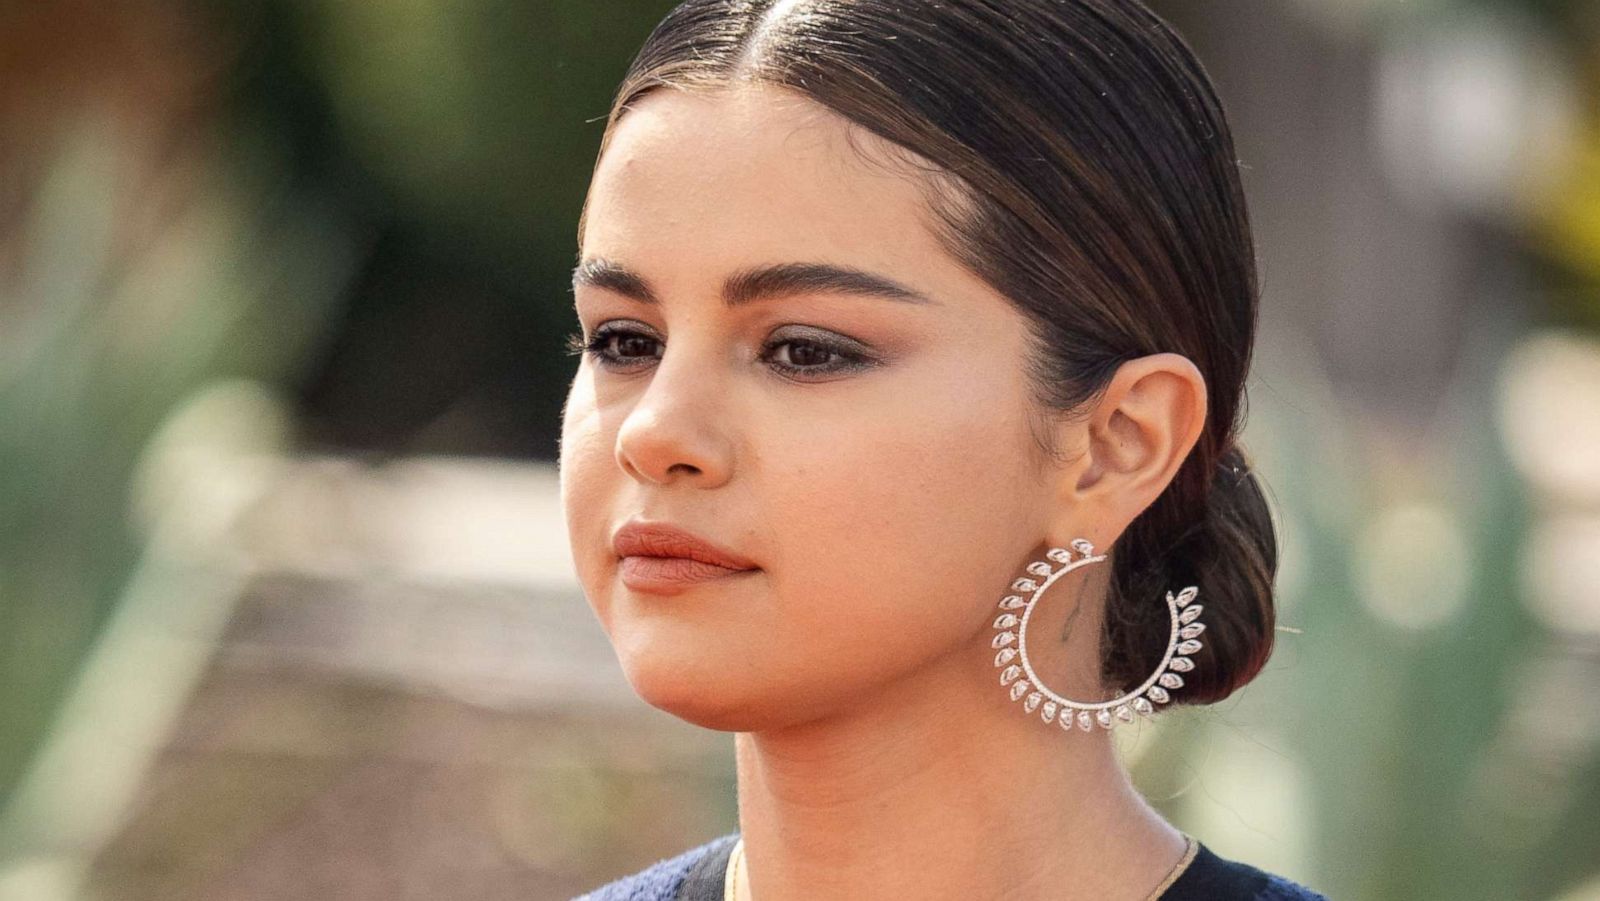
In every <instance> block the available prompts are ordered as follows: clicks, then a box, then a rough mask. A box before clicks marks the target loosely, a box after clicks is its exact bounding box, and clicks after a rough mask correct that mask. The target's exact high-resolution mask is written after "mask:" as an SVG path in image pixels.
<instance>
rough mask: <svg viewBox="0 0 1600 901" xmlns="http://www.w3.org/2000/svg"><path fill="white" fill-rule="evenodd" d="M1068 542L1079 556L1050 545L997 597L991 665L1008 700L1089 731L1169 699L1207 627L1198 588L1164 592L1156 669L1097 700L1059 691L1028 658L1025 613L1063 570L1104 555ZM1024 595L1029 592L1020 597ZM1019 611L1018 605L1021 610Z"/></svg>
mask: <svg viewBox="0 0 1600 901" xmlns="http://www.w3.org/2000/svg"><path fill="white" fill-rule="evenodd" d="M1069 543H1070V544H1071V545H1072V551H1077V552H1078V554H1079V555H1080V556H1079V557H1078V558H1077V559H1073V556H1072V551H1069V550H1067V549H1066V548H1059V547H1056V548H1051V549H1050V550H1049V551H1048V552H1046V554H1045V556H1046V557H1048V558H1049V561H1048V562H1047V561H1045V560H1038V561H1035V562H1033V563H1030V564H1028V567H1027V571H1028V573H1029V576H1025V577H1023V578H1020V579H1018V580H1016V581H1015V582H1013V583H1011V590H1012V591H1013V592H1015V593H1013V594H1008V595H1006V596H1005V597H1004V598H1001V600H1000V609H1001V610H1002V611H1004V612H1003V613H1001V614H1000V615H999V616H998V617H996V618H995V621H994V627H995V628H996V629H998V630H999V634H997V635H996V636H995V637H994V641H993V642H991V645H992V646H993V647H994V648H996V649H997V651H996V653H995V658H994V665H995V666H996V667H1001V668H1002V669H1001V671H1000V684H1001V685H1009V686H1010V691H1011V700H1013V701H1016V700H1019V699H1022V709H1023V712H1025V713H1028V714H1030V715H1031V714H1032V713H1033V712H1034V711H1035V710H1041V708H1042V712H1041V713H1040V718H1041V719H1043V720H1044V721H1045V722H1046V723H1049V722H1052V721H1055V722H1058V723H1060V725H1061V728H1062V729H1063V730H1065V731H1071V730H1072V727H1073V726H1074V725H1076V726H1077V727H1078V728H1080V729H1083V730H1084V731H1091V730H1093V729H1094V727H1095V725H1096V724H1098V725H1099V726H1100V728H1102V729H1110V728H1111V727H1112V726H1114V725H1116V724H1117V722H1118V721H1119V720H1120V721H1122V722H1125V723H1131V722H1133V717H1134V714H1139V715H1142V716H1153V715H1154V714H1155V705H1156V704H1165V703H1166V702H1167V701H1168V700H1170V699H1171V696H1170V695H1169V694H1168V693H1167V692H1168V690H1169V689H1178V688H1182V687H1183V676H1181V675H1179V673H1187V672H1189V671H1191V670H1193V669H1194V661H1193V660H1191V659H1189V658H1188V657H1186V656H1178V655H1184V654H1193V653H1195V652H1196V651H1198V650H1200V648H1201V644H1200V633H1202V632H1204V631H1205V630H1206V625H1205V623H1201V622H1196V620H1198V619H1199V618H1200V611H1201V610H1202V609H1204V608H1203V607H1201V606H1200V605H1199V604H1195V603H1192V601H1194V599H1195V596H1196V595H1198V594H1199V593H1200V589H1199V587H1198V586H1194V585H1191V586H1189V587H1188V588H1185V589H1183V590H1182V591H1179V592H1178V593H1177V594H1176V595H1174V594H1173V593H1172V592H1170V591H1169V592H1167V610H1168V612H1169V613H1171V614H1172V634H1171V636H1170V637H1169V638H1168V640H1167V653H1166V654H1165V655H1164V656H1162V658H1161V664H1160V665H1159V666H1157V667H1156V669H1155V672H1153V673H1151V674H1150V677H1149V678H1148V679H1145V680H1144V683H1143V684H1141V685H1140V686H1139V687H1138V688H1135V689H1134V690H1133V691H1130V692H1128V693H1126V694H1123V695H1121V696H1119V697H1116V698H1112V699H1111V700H1109V701H1100V702H1098V703H1089V702H1086V701H1074V700H1071V699H1069V698H1065V697H1062V696H1061V695H1059V694H1057V693H1056V692H1054V691H1051V690H1050V689H1049V688H1048V687H1046V686H1045V684H1044V683H1043V682H1042V681H1040V679H1039V676H1038V675H1037V674H1036V673H1035V672H1034V670H1033V664H1032V663H1030V662H1029V660H1028V644H1027V637H1028V617H1030V616H1032V615H1033V611H1034V608H1035V607H1036V606H1038V603H1039V596H1040V595H1042V594H1044V592H1045V591H1046V590H1047V589H1048V588H1049V587H1050V586H1051V585H1054V584H1055V582H1056V580H1057V579H1060V578H1061V577H1062V576H1064V575H1066V574H1067V573H1069V572H1072V571H1073V570H1075V569H1077V568H1079V567H1081V566H1087V565H1089V564H1090V563H1098V562H1100V561H1102V560H1104V559H1106V557H1105V555H1104V554H1096V553H1095V552H1094V545H1092V544H1090V543H1089V542H1088V541H1086V540H1085V539H1082V538H1075V539H1073V540H1072V541H1071V542H1069ZM1050 562H1055V563H1059V564H1061V568H1059V569H1057V568H1055V567H1053V566H1051V565H1050ZM1034 576H1037V577H1041V578H1042V581H1040V580H1038V579H1035V578H1031V577H1034ZM1024 595H1028V597H1027V598H1026V599H1024V597H1023V596H1024ZM1018 611H1021V612H1020V614H1019V613H1018ZM1013 661H1016V662H1013ZM1024 698H1025V699H1024ZM1058 714H1059V716H1058Z"/></svg>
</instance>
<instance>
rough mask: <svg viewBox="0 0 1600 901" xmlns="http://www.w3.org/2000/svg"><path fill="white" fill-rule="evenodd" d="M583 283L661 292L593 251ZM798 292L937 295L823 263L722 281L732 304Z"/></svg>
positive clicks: (653, 297)
mask: <svg viewBox="0 0 1600 901" xmlns="http://www.w3.org/2000/svg"><path fill="white" fill-rule="evenodd" d="M579 285H587V286H589V287H594V288H604V289H606V290H608V291H615V292H616V293H618V294H621V295H623V296H624V297H631V298H633V299H634V300H637V301H639V302H640V303H647V304H659V303H660V302H661V299H660V295H658V294H657V293H656V292H655V290H654V289H652V288H651V287H650V283H649V282H648V281H646V280H645V278H644V276H641V275H639V274H638V273H636V272H633V271H631V270H629V269H627V268H626V267H624V266H622V265H621V264H619V263H617V262H615V261H612V260H608V259H605V258H603V257H596V258H593V259H589V260H584V261H583V262H581V263H579V264H578V267H577V268H576V269H574V270H573V271H572V286H573V288H575V289H576V288H577V287H578V286H579ZM797 294H858V295H862V296H866V297H881V298H885V299H887V300H896V301H901V302H905V303H915V304H937V303H938V301H936V300H934V299H932V298H930V297H928V296H927V295H926V294H923V293H922V292H920V291H915V290H913V289H911V288H908V287H906V286H905V285H902V284H900V283H899V282H897V281H895V280H894V279H891V278H889V277H887V276H883V275H878V274H876V273H872V272H867V271H866V270H863V269H852V268H849V267H847V266H834V265H831V264H828V263H777V264H774V265H770V266H756V267H754V268H750V269H744V270H741V271H739V272H735V273H734V274H732V275H730V276H728V278H727V279H726V280H724V281H723V283H722V302H723V305H724V306H727V307H728V308H730V309H732V308H735V307H740V306H744V305H746V304H749V303H753V302H755V301H758V300H765V299H768V298H777V297H793V296H795V295H797Z"/></svg>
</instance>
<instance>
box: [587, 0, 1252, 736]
mask: <svg viewBox="0 0 1600 901" xmlns="http://www.w3.org/2000/svg"><path fill="white" fill-rule="evenodd" d="M740 79H753V80H756V81H760V82H763V83H768V84H774V85H779V86H783V87H786V88H789V89H792V90H794V91H797V92H799V93H800V94H803V95H805V96H807V97H809V98H810V99H812V100H814V101H816V102H818V103H820V104H822V105H823V106H826V107H829V108H831V109H832V110H834V111H835V112H836V113H838V114H840V115H842V116H844V117H845V118H847V119H849V120H851V121H852V122H854V123H856V124H857V125H859V126H862V127H863V128H865V129H867V130H868V131H870V132H873V133H874V134H876V135H878V136H880V137H882V138H885V139H887V140H888V141H889V142H891V144H892V145H894V146H896V147H898V148H903V149H905V150H909V151H912V152H913V153H914V154H916V155H919V156H920V157H921V158H922V160H923V161H925V163H924V165H925V164H926V163H927V162H931V163H932V164H933V166H934V167H935V168H934V171H932V172H928V173H927V174H928V175H930V176H932V177H930V178H929V181H928V184H929V185H930V187H931V188H932V190H930V191H929V198H930V203H931V205H932V207H933V209H934V211H935V213H936V215H937V217H938V222H939V224H940V226H941V235H940V237H941V238H942V239H943V241H944V244H945V246H946V247H947V248H948V250H949V251H950V252H951V253H952V254H953V255H954V256H955V257H956V258H957V259H959V260H961V261H962V262H963V263H964V264H965V265H966V266H967V267H968V268H970V269H971V270H972V271H973V272H974V273H976V274H977V275H978V276H979V277H981V278H982V279H983V280H984V281H986V282H987V283H988V284H989V285H991V286H992V287H993V288H994V289H995V290H996V291H998V292H999V293H1000V294H1002V295H1003V296H1005V297H1006V298H1008V299H1009V300H1010V302H1012V303H1013V304H1015V305H1016V307H1017V308H1018V309H1019V310H1020V311H1021V312H1023V313H1024V314H1025V315H1026V316H1027V318H1028V320H1029V321H1030V323H1031V325H1030V333H1031V337H1032V339H1033V341H1034V345H1035V346H1034V350H1035V352H1034V354H1033V355H1032V358H1031V364H1030V375H1031V376H1032V379H1031V381H1032V383H1033V384H1034V386H1035V392H1036V395H1037V401H1038V403H1039V404H1040V409H1042V410H1046V411H1064V412H1069V413H1070V412H1072V411H1075V410H1078V409H1080V408H1081V407H1082V406H1083V405H1084V404H1085V403H1086V402H1087V401H1089V400H1091V399H1093V398H1095V397H1097V396H1098V395H1099V393H1100V392H1102V391H1103V390H1104V389H1105V387H1106V386H1107V384H1108V383H1109V381H1110V380H1111V378H1112V376H1113V375H1114V374H1115V373H1116V370H1117V368H1118V367H1119V366H1120V365H1121V364H1122V363H1124V362H1126V361H1128V360H1131V359H1134V358H1137V357H1141V356H1145V355H1148V354H1153V353H1160V352H1163V351H1171V352H1174V353H1179V354H1182V355H1184V356H1186V357H1188V358H1189V359H1190V360H1192V361H1193V362H1194V364H1195V365H1196V366H1197V367H1198V368H1199V370H1200V372H1201V373H1202V374H1203V376H1204V377H1205V381H1206V387H1207V394H1208V400H1209V404H1208V413H1207V417H1208V419H1207V422H1206V425H1205V429H1204V431H1203V433H1202V434H1201V436H1200V438H1199V440H1198V442H1197V443H1196V445H1195V447H1194V449H1193V450H1192V451H1191V453H1190V455H1189V457H1188V459H1186V460H1185V461H1184V463H1183V465H1182V466H1181V467H1180V468H1179V470H1178V472H1177V474H1176V475H1175V476H1174V478H1173V481H1172V483H1171V484H1170V485H1168V486H1167V488H1166V490H1165V491H1164V492H1163V493H1162V494H1161V496H1160V497H1159V498H1157V499H1156V501H1155V502H1154V503H1153V504H1151V506H1150V507H1149V508H1148V509H1146V510H1145V511H1143V512H1142V513H1141V514H1140V515H1139V516H1138V518H1136V519H1135V520H1134V521H1133V523H1132V524H1131V525H1130V526H1129V528H1128V530H1127V531H1126V533H1125V534H1124V535H1123V536H1122V537H1121V538H1120V539H1119V540H1118V543H1117V546H1116V551H1117V552H1116V553H1115V555H1114V560H1115V569H1114V572H1113V574H1112V579H1111V591H1110V595H1109V597H1108V599H1107V608H1106V618H1105V633H1104V635H1103V636H1102V639H1103V641H1102V646H1103V647H1104V648H1105V649H1106V652H1105V657H1104V661H1103V664H1102V669H1101V676H1102V679H1103V681H1104V682H1105V683H1106V684H1107V685H1108V686H1131V685H1133V684H1137V683H1138V682H1139V681H1142V680H1143V678H1144V677H1145V676H1146V675H1147V674H1148V673H1150V672H1152V671H1153V670H1154V669H1155V668H1156V667H1157V666H1158V665H1159V663H1160V658H1161V655H1162V653H1163V652H1164V650H1165V648H1166V644H1167V635H1168V630H1169V629H1170V621H1169V619H1168V616H1167V611H1166V605H1165V604H1162V603H1159V599H1160V598H1161V597H1162V596H1163V594H1164V592H1165V591H1167V590H1174V591H1175V590H1176V589H1177V588H1179V587H1182V586H1187V585H1198V586H1199V588H1200V595H1199V600H1200V602H1201V603H1203V604H1204V605H1205V607H1206V611H1207V613H1206V622H1207V624H1208V625H1207V634H1208V640H1207V641H1206V642H1205V646H1204V649H1203V650H1202V651H1201V652H1200V653H1199V655H1198V659H1196V661H1195V662H1196V666H1195V669H1194V670H1193V671H1192V672H1191V673H1189V674H1187V675H1186V676H1185V679H1186V682H1187V687H1186V690H1185V691H1183V692H1180V693H1178V694H1177V695H1175V696H1174V700H1175V701H1176V702H1179V703H1193V704H1201V703H1210V702H1214V701H1218V700H1221V699H1222V698H1225V697H1227V696H1228V695H1229V694H1231V693H1232V692H1233V691H1234V690H1235V689H1237V688H1239V687H1240V686H1242V685H1244V684H1245V683H1247V682H1249V681H1250V680H1251V679H1252V678H1254V677H1255V675H1256V674H1257V673H1258V672H1259V671H1260V670H1261V668H1262V666H1264V665H1265V663H1266V661H1267V658H1268V657H1269V656H1270V655H1271V652H1272V644H1273V632H1274V629H1273V623H1274V612H1273V599H1272V592H1273V578H1274V576H1275V574H1276V572H1277V566H1278V562H1277V536H1276V533H1275V530H1274V528H1273V524H1272V517H1271V513H1270V511H1269V509H1268V506H1267V502H1266V498H1265V497H1264V496H1263V495H1262V491H1261V486H1260V484H1259V483H1258V481H1257V479H1256V477H1255V476H1254V475H1253V474H1252V473H1251V472H1250V466H1249V463H1248V461H1247V460H1246V458H1245V456H1244V453H1243V451H1242V450H1241V449H1240V448H1239V447H1238V446H1237V445H1236V444H1235V443H1234V437H1235V435H1236V434H1237V433H1238V430H1239V427H1240V426H1241V425H1242V423H1243V416H1244V400H1245V396H1244V380H1245V375H1246V373H1247V372H1248V370H1249V366H1250V357H1251V351H1252V345H1253V344H1254V338H1255V327H1256V305H1257V284H1256V272H1255V254H1254V247H1253V245H1252V243H1251V236H1250V226H1249V219H1248V216H1247V214H1246V209H1245V199H1244V192H1243V188H1242V186H1241V184H1240V180H1239V173H1238V169H1237V161H1236V160H1235V158H1234V148H1233V138H1232V136H1231V134H1230V132H1229V128H1228V123H1227V121H1226V117H1225V115H1224V112H1223V108H1222V104H1221V102H1220V101H1219V100H1218V99H1217V96H1216V93H1215V91H1214V89H1213V87H1212V85H1211V82H1210V80H1209V78H1208V77H1207V75H1206V73H1205V71H1204V69H1203V68H1202V67H1201V65H1200V63H1199V61H1198V60H1197V59H1196V58H1195V55H1194V53H1193V51H1192V50H1191V49H1190V48H1189V47H1188V45H1187V44H1185V42H1184V41H1183V40H1182V39H1181V38H1180V37H1179V36H1178V35H1177V34H1176V33H1175V32H1174V31H1173V30H1172V28H1171V27H1170V26H1169V25H1168V24H1167V23H1166V22H1165V21H1163V20H1162V19H1161V18H1160V17H1158V16H1157V15H1156V14H1155V13H1154V12H1152V11H1151V10H1149V9H1148V8H1146V7H1145V6H1144V5H1143V4H1141V3H1139V2H1137V0H942V2H937V3H934V2H910V0H798V2H797V3H796V2H783V0H777V2H774V0H688V2H686V3H682V4H680V5H679V6H678V7H677V8H675V9H674V10H673V11H672V12H671V13H669V14H668V15H667V17H666V18H665V19H664V20H663V21H662V22H661V23H660V24H659V25H658V26H657V27H656V29H655V31H654V32H653V33H652V34H651V35H650V37H649V38H648V39H647V40H646V42H645V44H644V46H643V47H642V48H641V49H640V51H639V53H638V55H637V57H636V58H635V59H634V61H633V64H632V66H631V67H630V68H629V69H628V72H627V74H626V76H625V77H624V79H623V82H622V85H621V87H620V88H619V89H618V92H617V96H616V99H615V102H614V103H613V105H612V109H611V114H610V118H609V121H608V123H607V125H606V135H605V138H603V139H602V144H601V154H604V152H605V146H606V144H607V143H609V140H610V136H611V134H612V130H613V128H614V126H615V125H616V123H617V121H618V120H619V119H620V118H621V117H622V115H623V114H624V113H625V112H626V111H627V109H628V106H629V105H630V104H631V103H633V102H634V101H636V100H638V99H639V98H640V97H641V96H642V95H644V94H645V93H646V92H649V91H651V90H653V89H655V88H657V87H661V86H675V87H695V86H701V85H704V86H708V87H714V86H718V85H723V84H727V83H730V82H733V81H737V80H740ZM582 230H583V222H582V220H581V219H580V222H579V234H580V238H581V235H582ZM1047 434H1048V433H1047ZM1043 445H1044V446H1045V449H1046V450H1048V451H1050V452H1051V453H1055V451H1056V449H1055V448H1053V447H1050V446H1049V442H1048V441H1043Z"/></svg>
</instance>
